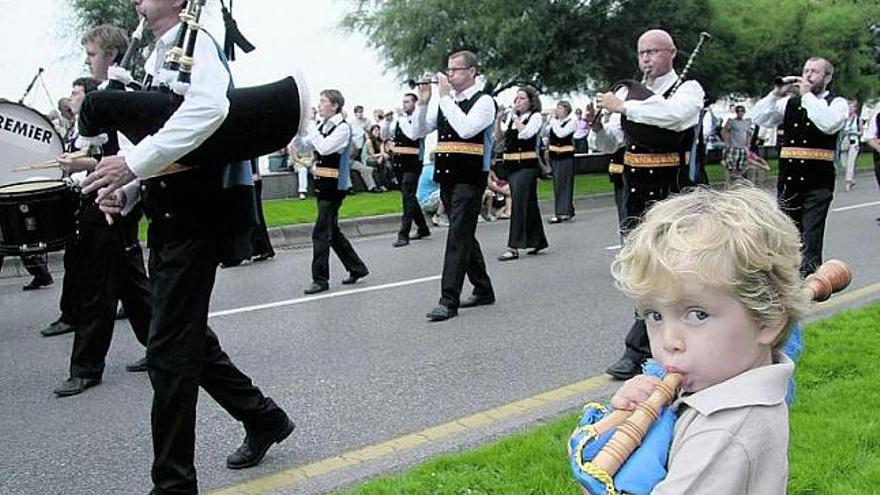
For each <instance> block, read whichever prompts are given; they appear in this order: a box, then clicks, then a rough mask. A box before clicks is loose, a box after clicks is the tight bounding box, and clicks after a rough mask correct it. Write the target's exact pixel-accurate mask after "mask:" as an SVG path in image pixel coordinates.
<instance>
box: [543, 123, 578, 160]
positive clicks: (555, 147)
mask: <svg viewBox="0 0 880 495" xmlns="http://www.w3.org/2000/svg"><path fill="white" fill-rule="evenodd" d="M569 120H571V118H568V119H565V120H563V121H562V124H561V125H562V127H565V125H566V124H568V121H569ZM549 137H550V146H549V150H550V159H551V160H562V159H564V158H573V157H574V133H571V134H569V135H568V136H565V137H562V138H561V137H559V136H557V135H556V131H554V130H553V128H552V127H551V128H550V136H549Z"/></svg>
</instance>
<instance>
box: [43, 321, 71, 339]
mask: <svg viewBox="0 0 880 495" xmlns="http://www.w3.org/2000/svg"><path fill="white" fill-rule="evenodd" d="M74 330H76V327H75V326H73V325H71V324H70V323H65V322H63V321H61V320H56V321H53V322H52V323H50V324H49V326H48V327H46V328H44V329H42V330H40V335H42V336H43V337H54V336H56V335H64V334H65V333H70V332H73V331H74Z"/></svg>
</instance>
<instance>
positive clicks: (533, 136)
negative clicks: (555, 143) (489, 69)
mask: <svg viewBox="0 0 880 495" xmlns="http://www.w3.org/2000/svg"><path fill="white" fill-rule="evenodd" d="M542 126H543V116H542V115H541V100H540V98H539V96H538V92H537V91H535V89H534V88H531V87H529V86H523V87H521V88H519V90H518V91H517V92H516V97H514V99H513V112H511V113H510V114H509V116H508V119H507V121H506V122H504V123H501V122H499V123H498V125H497V126H496V131H495V134H496V136H495V137H496V139H500V138H501V135H502V132H503V135H504V155H503V158H504V168H505V169H506V170H507V174H508V176H507V181H508V183H509V184H510V200H511V203H512V208H511V211H510V230H509V231H508V237H507V250H506V251H505V252H504V253H503V254H501V256H499V257H498V260H499V261H510V260H515V259H517V258H519V250H520V249H527V248H530V249H529V251H528V253H529V254H538V252H540V251H541V250H543V249H546V248H547V246H548V244H547V236H545V235H544V226H543V224H542V222H541V210H540V209H539V207H538V140H539V139H541V137H542V136H541V128H542Z"/></svg>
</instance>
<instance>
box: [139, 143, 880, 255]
mask: <svg viewBox="0 0 880 495" xmlns="http://www.w3.org/2000/svg"><path fill="white" fill-rule="evenodd" d="M769 164H770V166H771V170H770V171H769V172H767V175H768V176H775V175H776V173H777V161H776V160H769ZM873 166H874V165H873V162H872V157H871V154H870V153H862V154H861V155H860V156H859V159H858V162H857V167H858V168H859V169H862V168H865V169H867V168H871V167H873ZM706 172H707V174H708V175H709V180H710V181H711V182H713V183H714V182H722V181H724V171H723V170H722V168H721V165H720V164H712V165H708V166H707V167H706ZM611 190H612V187H611V182H610V181H609V180H608V175H607V174H605V173H597V174H581V175H577V176H575V181H574V195H575V196H587V195H590V194H599V193H607V192H611ZM552 197H553V181H549V180H542V181H539V182H538V198H539V199H551V198H552ZM400 211H401V204H400V193H399V192H398V191H389V192H384V193H377V194H373V193H358V194H356V195H353V196H349V197H347V198H346V199H345V203H343V205H342V208H341V209H340V210H339V218H343V219H344V218H359V217H366V216H372V215H387V214H392V213H399V212H400ZM263 214H264V215H265V217H266V225H268V226H269V227H279V226H282V225H295V224H300V223H312V222H314V221H315V216H316V215H317V205H316V204H315V200H314V198H308V199H306V200H302V201H300V200H297V199H276V200H271V201H264V202H263ZM146 225H147V224H146V221H142V222H141V225H140V238H141V240H144V239H146V230H147V226H146Z"/></svg>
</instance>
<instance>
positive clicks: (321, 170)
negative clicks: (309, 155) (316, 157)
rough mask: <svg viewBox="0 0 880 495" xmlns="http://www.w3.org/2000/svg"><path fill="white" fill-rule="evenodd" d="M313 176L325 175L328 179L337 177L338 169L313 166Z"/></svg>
mask: <svg viewBox="0 0 880 495" xmlns="http://www.w3.org/2000/svg"><path fill="white" fill-rule="evenodd" d="M315 177H326V178H328V179H338V178H339V169H338V168H330V167H315Z"/></svg>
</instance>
